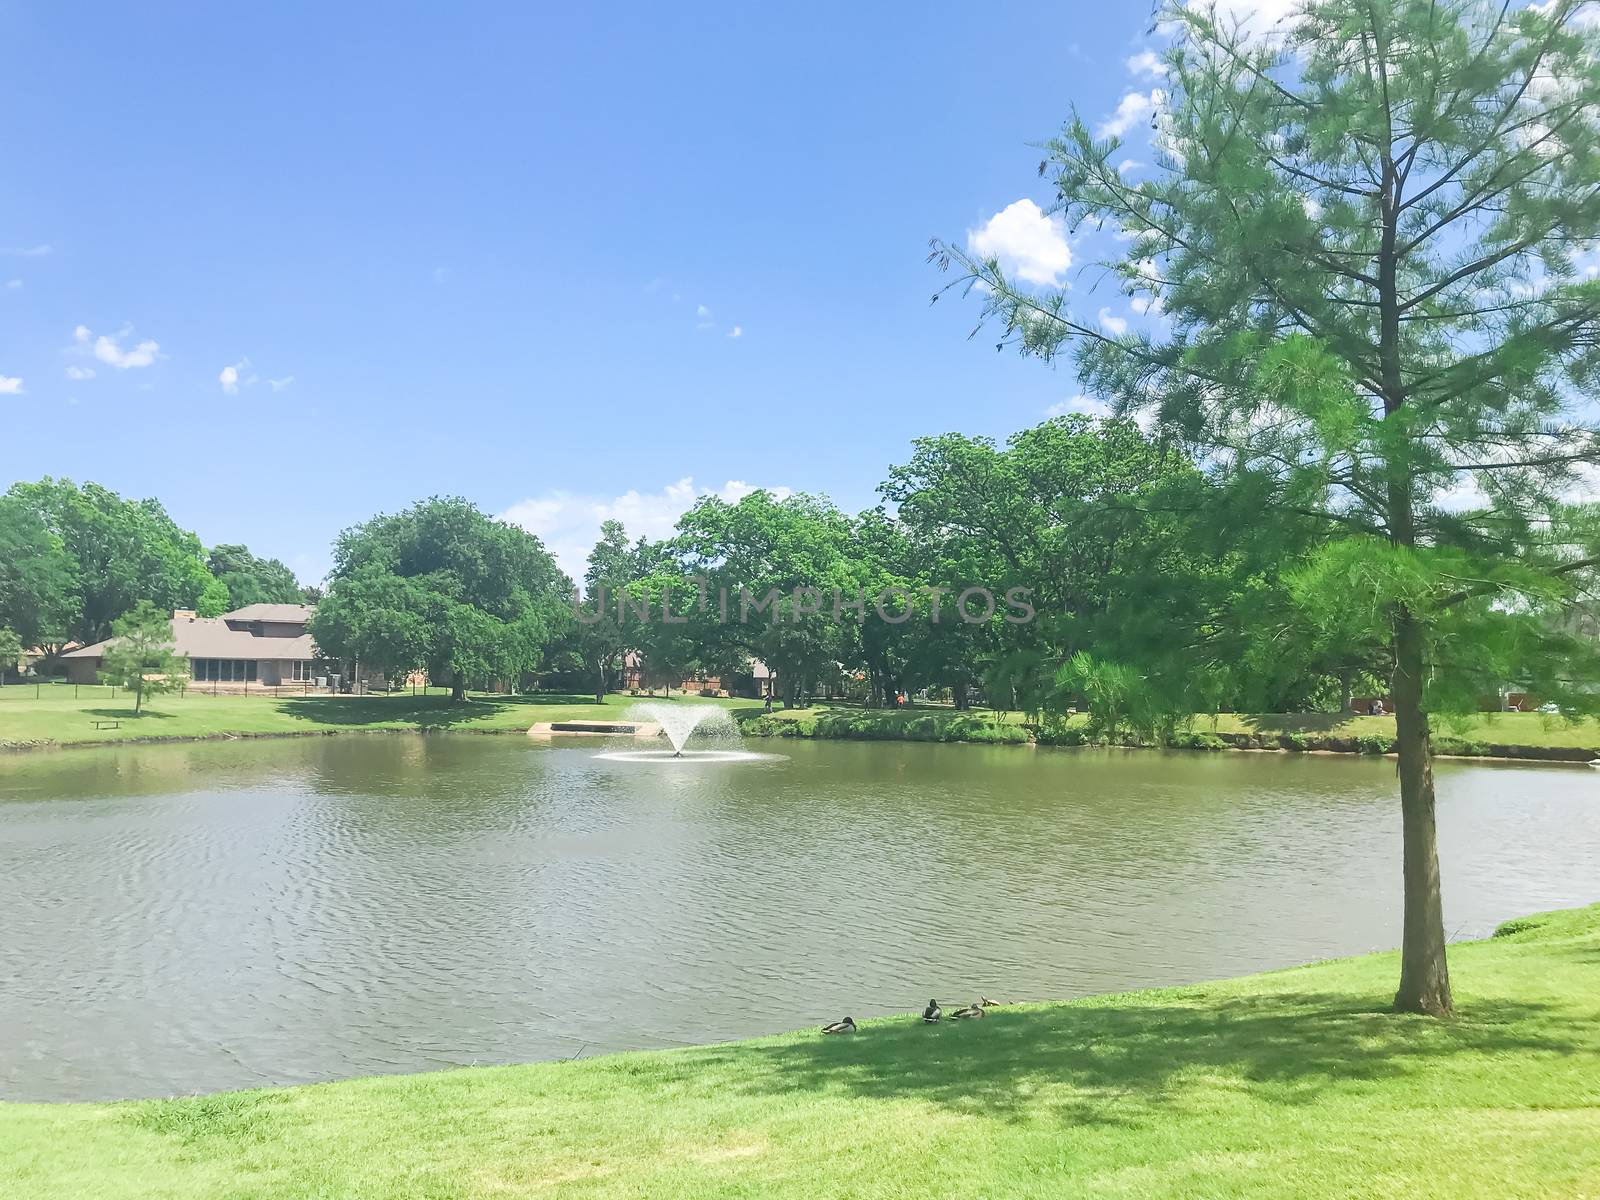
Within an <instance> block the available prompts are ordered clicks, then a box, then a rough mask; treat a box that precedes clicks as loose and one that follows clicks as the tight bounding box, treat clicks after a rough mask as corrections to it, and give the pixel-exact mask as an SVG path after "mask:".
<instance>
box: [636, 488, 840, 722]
mask: <svg viewBox="0 0 1600 1200" xmlns="http://www.w3.org/2000/svg"><path fill="white" fill-rule="evenodd" d="M678 530H679V533H678V537H677V538H676V539H675V541H674V551H675V553H676V554H677V555H679V556H681V560H682V568H681V569H682V572H683V573H684V575H685V576H686V577H687V578H686V581H685V582H686V586H687V584H688V580H689V579H692V580H693V581H694V587H695V589H696V591H697V592H698V589H699V587H700V585H701V583H702V582H703V584H704V587H705V597H706V600H705V605H706V607H705V610H704V612H701V610H700V608H699V603H700V602H699V596H698V594H697V595H696V596H695V603H694V604H693V605H688V606H685V607H687V608H689V610H690V612H689V613H686V614H685V615H691V614H693V613H700V620H699V622H698V628H700V629H701V630H702V631H703V633H702V634H701V636H700V637H699V639H698V644H699V646H700V653H701V655H702V657H703V659H710V660H715V661H717V662H721V663H726V662H728V661H730V660H732V659H733V658H735V657H739V658H742V657H746V656H753V657H755V658H759V659H760V660H761V661H762V662H764V663H766V664H767V665H768V666H769V667H770V668H772V670H773V671H774V672H775V673H776V674H777V676H778V679H779V681H780V682H781V684H782V686H783V691H784V701H785V703H786V704H792V703H793V702H794V699H795V696H796V695H797V693H798V692H799V690H800V688H802V687H805V686H807V685H810V684H813V683H814V682H815V681H816V680H817V679H818V678H819V677H821V676H822V675H824V674H826V673H828V672H830V671H831V670H832V669H833V668H834V665H835V664H836V663H837V662H839V661H840V660H841V658H843V657H844V656H846V655H848V653H849V649H850V647H851V646H852V645H853V641H852V638H851V635H849V634H848V633H846V632H845V630H846V625H845V624H844V623H843V622H841V621H840V620H839V618H838V616H837V615H836V614H835V612H834V591H835V589H838V591H839V592H840V594H841V596H842V597H843V599H844V600H845V601H846V602H849V601H853V600H854V599H855V598H856V597H857V595H858V587H859V583H860V580H859V575H858V573H857V571H856V569H855V556H856V553H857V547H855V546H854V544H853V531H852V528H851V522H850V520H849V518H848V517H846V516H845V514H844V513H842V512H840V511H839V510H838V509H837V508H835V507H834V506H833V505H832V504H831V503H829V502H828V501H827V500H826V499H823V498H821V497H816V496H806V495H797V496H790V497H787V498H786V499H782V500H780V499H777V498H775V497H774V496H773V495H771V494H770V493H768V492H764V491H758V492H752V493H750V494H749V495H748V496H745V497H743V498H742V499H740V500H739V502H738V503H736V504H729V503H727V502H726V501H724V500H721V499H719V498H718V497H715V496H711V497H707V498H705V499H703V500H701V501H700V503H698V504H697V505H695V507H694V508H692V509H690V510H689V511H688V512H687V513H685V514H684V515H683V517H682V518H681V519H680V520H679V522H678ZM724 598H725V599H726V605H727V613H726V617H725V618H724V616H723V611H722V610H723V603H724ZM684 599H687V597H684ZM869 603H870V601H869ZM680 604H681V601H675V602H674V605H673V612H674V613H678V612H680ZM846 616H847V617H848V614H846ZM662 636H664V637H665V636H671V635H670V631H669V632H668V633H667V634H663V635H662Z"/></svg>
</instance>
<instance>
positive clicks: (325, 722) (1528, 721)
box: [0, 684, 1600, 761]
mask: <svg viewBox="0 0 1600 1200" xmlns="http://www.w3.org/2000/svg"><path fill="white" fill-rule="evenodd" d="M662 699H663V698H662V697H659V696H658V697H645V696H638V697H635V696H620V695H611V696H607V697H606V702H605V703H604V704H595V703H594V701H593V699H592V698H591V697H586V696H561V695H537V696H499V695H491V694H476V693H475V694H474V695H473V697H472V699H471V700H470V701H469V702H468V703H466V704H455V703H452V702H451V701H450V699H449V697H448V695H446V694H444V693H443V692H442V691H439V690H436V691H434V692H432V693H431V694H428V695H420V696H412V695H409V694H406V693H400V694H397V695H394V696H360V697H355V696H327V695H322V696H293V695H285V696H283V697H279V698H275V697H272V696H265V695H262V696H211V695H207V694H205V693H204V692H200V691H191V692H189V693H187V694H185V695H182V696H162V697H158V698H156V699H155V701H154V702H153V703H152V704H150V705H149V706H147V707H146V709H145V711H144V712H143V713H142V714H141V715H139V716H138V717H135V716H134V713H133V704H132V702H131V701H130V700H129V699H128V698H127V697H126V695H125V694H123V693H120V692H119V693H117V694H116V695H115V696H113V695H112V692H111V689H109V688H105V687H98V686H95V687H90V686H84V687H81V688H74V687H73V686H72V685H71V684H56V685H48V684H47V685H44V686H42V687H40V688H38V689H35V688H34V687H33V686H32V685H21V686H15V685H13V686H10V687H5V688H0V750H3V749H13V750H14V749H29V748H34V747H48V746H81V745H104V744H115V743H117V742H125V741H160V740H173V741H186V740H193V739H197V738H216V737H271V736H287V735H293V734H326V733H351V732H363V731H379V730H409V731H421V732H440V731H451V730H453V731H458V732H466V733H511V732H519V731H523V730H526V729H527V728H528V727H529V726H530V725H532V724H534V723H535V722H538V721H582V720H590V721H593V720H617V719H619V718H621V717H622V716H623V715H624V713H625V712H626V711H627V709H628V708H629V707H631V706H632V705H634V704H638V703H640V702H641V701H648V700H657V701H659V700H662ZM671 702H672V703H711V704H721V705H724V706H726V707H728V708H729V709H731V710H732V712H733V713H734V715H735V717H736V718H737V719H738V720H739V721H740V725H741V728H742V729H743V730H744V732H745V733H746V734H748V735H750V736H755V737H804V738H838V739H854V740H882V741H921V742H979V743H987V744H1016V745H1025V744H1029V743H1032V742H1035V741H1038V742H1040V743H1043V744H1057V745H1078V744H1087V743H1090V742H1092V740H1093V739H1092V738H1091V736H1090V733H1089V728H1088V720H1087V718H1085V717H1082V716H1075V717H1070V718H1068V719H1067V720H1066V721H1065V722H1062V723H1059V724H1057V725H1054V726H1047V727H1040V726H1037V725H1034V724H1031V723H1029V722H1028V721H1026V720H1025V719H1024V717H1023V715H1022V714H1021V713H1014V712H996V711H993V710H989V709H979V710H973V711H971V712H957V711H956V710H954V709H949V708H913V709H863V708H855V707H850V706H844V705H839V706H826V705H820V706H815V707H812V708H802V709H792V710H784V709H779V710H778V711H777V712H774V713H764V712H763V711H762V709H761V705H760V704H759V703H758V702H756V701H754V700H702V699H701V698H700V697H698V696H690V697H684V696H674V697H672V698H671ZM111 722H115V723H116V727H115V728H109V727H107V725H108V723H111ZM1393 743H1394V718H1393V717H1359V716H1347V715H1341V714H1322V713H1299V714H1289V715H1283V716H1272V715H1262V716H1251V715H1245V714H1231V713H1230V714H1223V715H1221V716H1217V717H1197V718H1196V719H1195V720H1194V722H1193V724H1192V725H1191V727H1190V728H1189V730H1188V731H1186V732H1184V733H1182V734H1179V735H1178V736H1177V737H1176V738H1174V739H1173V740H1172V742H1171V744H1172V745H1175V746H1178V747H1181V748H1186V749H1196V750H1222V749H1227V748H1229V747H1236V748H1242V749H1272V750H1289V751H1301V750H1331V751H1343V752H1347V753H1366V754H1382V753H1387V752H1388V751H1389V750H1391V749H1392V748H1393ZM1436 745H1437V748H1438V750H1439V751H1440V752H1441V753H1445V754H1462V755H1476V756H1491V757H1502V758H1545V759H1567V760H1572V761H1587V760H1588V759H1590V758H1594V757H1596V756H1600V723H1597V722H1595V721H1592V720H1590V721H1584V722H1580V723H1576V724H1573V723H1569V722H1566V721H1564V720H1562V719H1561V718H1559V717H1547V716H1543V715H1541V714H1538V713H1485V714H1482V715H1480V716H1477V717H1474V718H1472V719H1471V720H1470V721H1469V722H1467V723H1466V724H1465V725H1464V726H1463V727H1461V728H1458V729H1446V730H1441V731H1440V732H1439V734H1438V735H1437V736H1436Z"/></svg>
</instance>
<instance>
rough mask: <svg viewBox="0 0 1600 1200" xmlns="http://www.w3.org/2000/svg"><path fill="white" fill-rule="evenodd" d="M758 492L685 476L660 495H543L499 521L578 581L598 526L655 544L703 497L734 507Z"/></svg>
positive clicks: (736, 483) (735, 482) (779, 491)
mask: <svg viewBox="0 0 1600 1200" xmlns="http://www.w3.org/2000/svg"><path fill="white" fill-rule="evenodd" d="M761 490H763V489H761V488H758V487H756V486H754V485H752V484H748V483H745V482H744V481H743V480H739V479H730V480H729V481H728V482H727V483H725V484H723V485H722V486H721V487H720V488H708V487H698V486H696V484H695V482H694V479H693V478H692V477H690V476H687V475H686V476H684V477H683V478H682V479H680V480H678V481H677V482H676V483H669V484H668V485H667V486H666V487H664V488H662V489H661V490H660V491H659V492H639V491H629V492H624V493H623V494H622V495H620V496H613V497H610V498H609V499H608V498H606V497H603V496H594V495H578V494H575V493H572V492H566V491H552V492H546V493H545V494H544V495H542V496H536V497H533V498H531V499H528V500H523V501H521V502H519V503H517V504H513V505H512V506H511V507H510V508H508V509H506V510H505V512H503V513H500V514H499V519H500V520H502V521H507V522H509V523H510V524H512V525H519V526H521V527H522V528H523V529H526V530H527V531H528V532H529V533H532V534H534V535H535V536H537V537H538V538H539V539H540V540H541V541H542V542H544V544H545V548H546V549H547V550H549V551H550V553H551V554H553V555H554V556H555V559H556V562H558V563H559V564H560V565H561V569H562V570H563V571H565V572H566V573H567V574H568V575H570V576H572V578H573V579H574V580H579V581H581V580H582V579H583V572H584V570H585V564H586V563H587V561H588V558H589V551H591V550H593V549H594V544H595V542H597V541H599V540H600V523H601V522H602V521H621V522H622V524H623V527H624V528H625V529H627V531H628V540H629V541H634V540H636V539H638V538H641V537H645V538H650V539H651V540H658V539H661V538H665V537H669V536H671V534H672V531H673V526H674V525H676V524H677V522H678V518H679V517H681V516H682V515H683V514H684V513H686V512H688V511H689V509H690V508H692V507H693V506H694V504H695V502H696V501H698V500H699V499H701V498H702V497H704V496H719V497H721V498H722V499H723V500H726V501H728V502H729V503H733V502H735V501H737V500H739V499H741V498H743V497H745V496H748V495H749V494H750V493H751V492H756V491H761ZM764 490H766V491H768V492H771V493H772V494H773V495H774V496H776V497H778V498H779V499H782V498H783V497H785V496H788V495H789V494H790V492H789V489H788V488H786V487H770V488H766V489H764Z"/></svg>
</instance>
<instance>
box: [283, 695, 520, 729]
mask: <svg viewBox="0 0 1600 1200" xmlns="http://www.w3.org/2000/svg"><path fill="white" fill-rule="evenodd" d="M524 699H526V698H525V697H522V696H487V697H474V698H473V699H471V700H467V701H463V702H457V701H454V700H451V699H450V697H449V696H384V697H377V696H292V697H285V698H284V700H283V701H282V703H281V704H280V705H279V711H280V712H283V713H285V714H287V715H288V716H291V717H295V718H296V719H298V720H301V721H311V722H314V723H316V724H318V725H340V726H349V727H352V728H354V727H358V726H362V725H368V726H372V727H374V728H377V727H379V726H381V725H384V724H392V723H394V722H401V723H403V724H405V725H408V726H414V727H416V728H418V729H454V728H457V727H458V726H461V725H467V724H472V723H475V722H481V721H484V720H485V719H487V718H489V717H492V716H494V715H495V714H497V713H500V712H503V711H504V710H506V709H508V708H512V707H516V706H517V705H518V704H519V702H521V701H523V700H524Z"/></svg>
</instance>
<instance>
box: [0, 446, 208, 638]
mask: <svg viewBox="0 0 1600 1200" xmlns="http://www.w3.org/2000/svg"><path fill="white" fill-rule="evenodd" d="M7 495H8V496H9V497H11V498H12V499H14V500H15V501H16V502H17V503H19V504H21V505H23V506H24V507H25V508H27V509H28V510H29V511H30V512H32V513H33V514H34V515H35V516H36V517H37V518H38V520H39V522H40V523H41V524H42V525H43V526H44V527H45V529H46V530H47V531H48V532H49V534H50V536H51V537H53V538H54V539H56V541H57V542H58V543H59V544H60V546H61V549H62V552H63V554H65V556H66V560H67V563H68V566H69V570H70V577H71V580H72V591H71V595H70V597H69V604H68V608H67V610H66V612H67V615H68V618H69V624H68V627H67V629H66V630H65V632H66V633H67V634H68V635H69V636H71V637H73V638H76V639H77V640H78V641H81V642H85V643H87V642H97V641H100V640H102V639H104V638H105V637H106V636H107V635H108V634H109V633H110V631H111V625H112V622H113V621H115V620H116V618H117V617H119V616H121V615H122V614H123V613H125V612H127V611H129V610H130V609H131V608H132V607H133V606H134V605H135V604H136V603H138V602H139V601H140V600H148V601H150V602H151V603H152V604H154V605H155V606H156V607H157V608H162V609H166V610H168V611H170V610H172V609H174V608H192V609H195V610H196V611H197V612H200V613H201V614H202V615H208V616H215V615H216V614H217V613H219V612H223V611H225V607H226V603H227V592H226V590H225V589H223V588H221V587H220V585H218V584H217V582H216V580H215V579H214V578H213V576H212V574H211V572H210V571H208V570H206V564H205V557H204V554H203V553H202V551H201V547H200V539H199V538H197V537H195V535H194V534H192V533H190V532H188V531H187V530H183V529H179V528H178V526H177V525H176V524H175V523H174V522H173V520H172V518H171V517H169V516H168V515H167V512H166V510H165V509H164V508H162V507H161V504H160V503H159V502H158V501H155V500H124V499H123V498H122V497H121V496H119V495H117V494H116V493H115V492H113V491H111V490H109V489H107V488H104V487H101V486H100V485H99V484H97V483H86V484H84V485H83V486H82V487H79V486H78V485H77V484H75V483H73V482H72V481H71V480H70V479H50V478H45V479H42V480H40V481H39V482H38V483H18V484H13V485H12V487H11V490H10V491H9V492H8V493H7Z"/></svg>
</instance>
